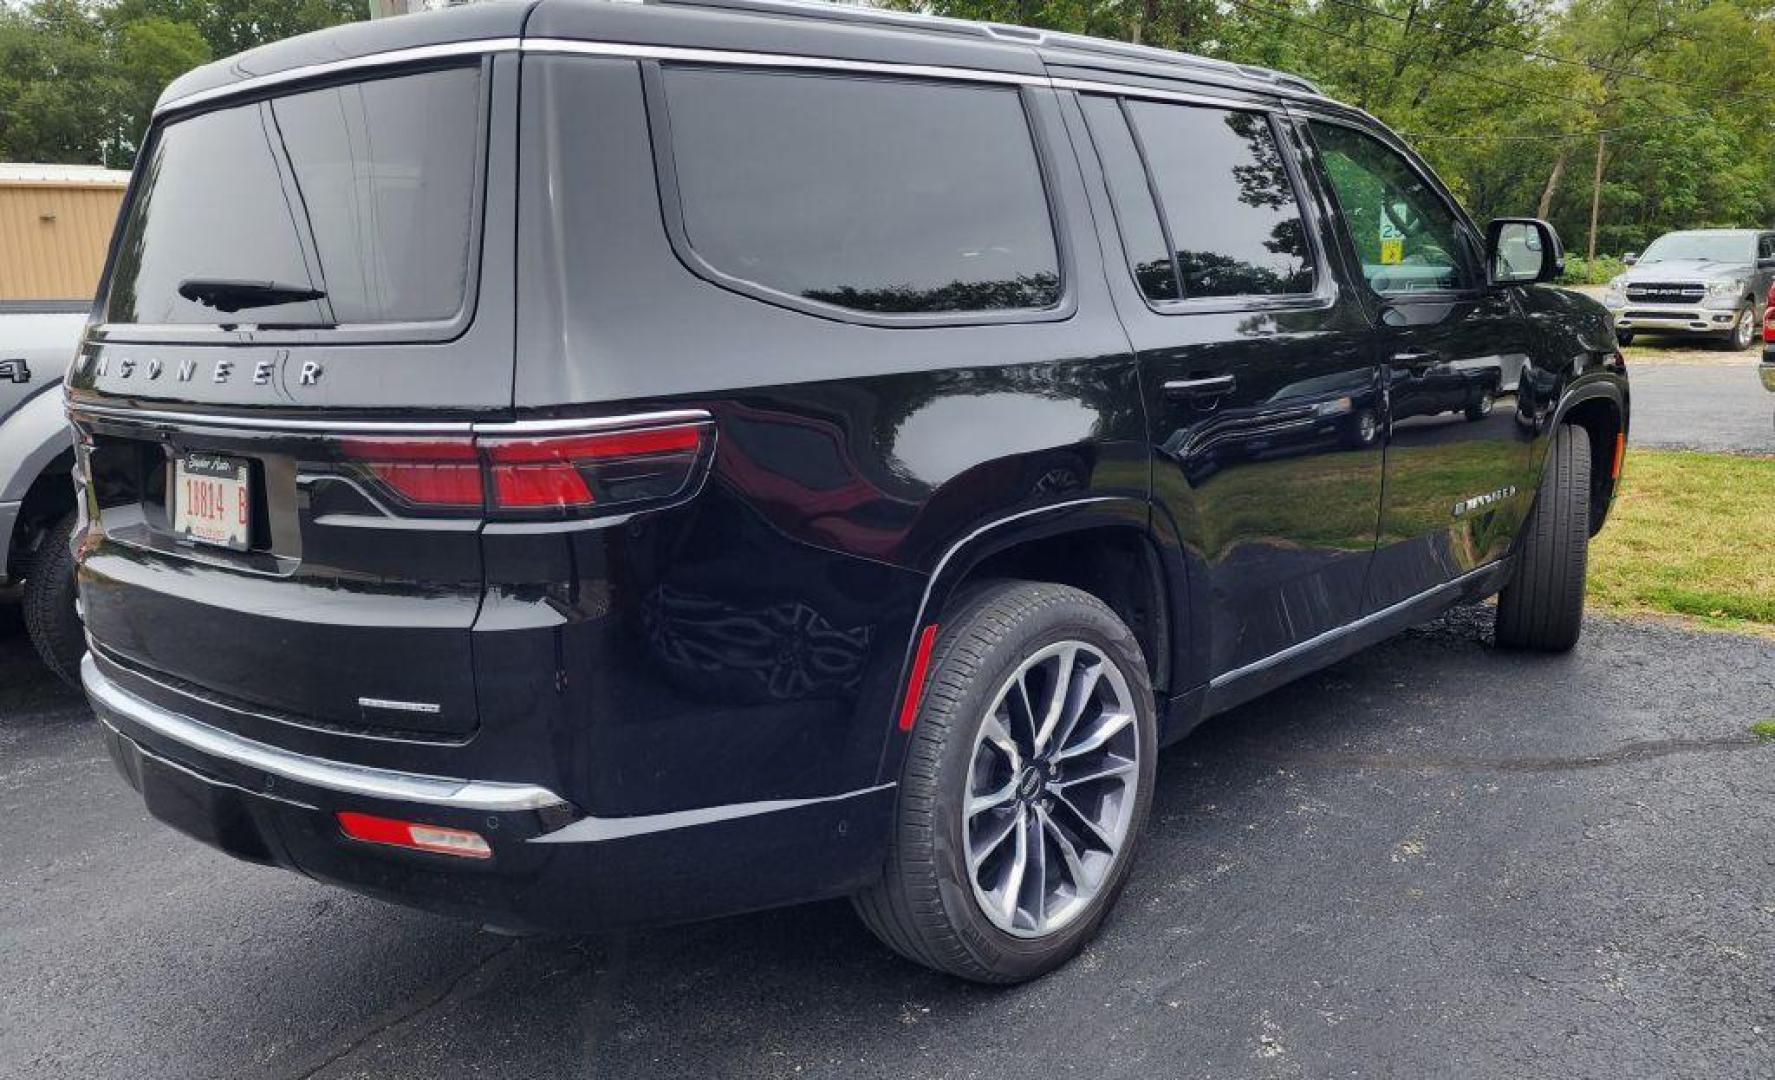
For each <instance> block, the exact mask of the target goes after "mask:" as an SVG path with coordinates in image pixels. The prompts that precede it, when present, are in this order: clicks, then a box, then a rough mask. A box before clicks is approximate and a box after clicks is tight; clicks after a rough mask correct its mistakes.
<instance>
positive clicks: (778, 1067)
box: [0, 608, 1775, 1080]
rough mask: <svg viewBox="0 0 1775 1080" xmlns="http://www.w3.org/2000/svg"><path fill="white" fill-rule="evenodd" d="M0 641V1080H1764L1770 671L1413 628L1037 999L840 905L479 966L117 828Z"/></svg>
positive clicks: (1768, 1064) (1200, 801) (339, 905)
mask: <svg viewBox="0 0 1775 1080" xmlns="http://www.w3.org/2000/svg"><path fill="white" fill-rule="evenodd" d="M14 621H15V620H14V619H13V617H12V616H11V615H10V614H9V613H6V612H4V611H0V718H4V719H3V721H0V777H3V778H4V779H3V782H0V792H3V795H0V799H3V803H0V852H3V853H4V855H3V858H0V956H4V957H5V960H4V962H3V963H0V1076H6V1077H31V1078H49V1077H83V1078H91V1077H141V1076H152V1077H226V1078H243V1077H278V1078H296V1077H327V1078H340V1077H427V1078H436V1077H454V1076H527V1077H536V1076H566V1075H573V1076H588V1077H622V1078H631V1077H650V1076H673V1077H679V1076H696V1077H728V1076H735V1077H778V1076H781V1077H789V1076H830V1077H845V1078H854V1077H907V1076H922V1077H1000V1076H1003V1077H1030V1076H1066V1075H1084V1076H1090V1077H1093V1078H1094V1080H1098V1078H1106V1077H1152V1076H1165V1077H1195V1076H1202V1077H1324V1076H1333V1075H1337V1076H1408V1077H1423V1076H1438V1077H1449V1076H1503V1077H1512V1078H1529V1077H1558V1078H1561V1080H1568V1078H1570V1077H1574V1076H1577V1077H1593V1076H1594V1077H1602V1076H1610V1077H1613V1076H1634V1077H1649V1076H1707V1077H1710V1078H1711V1077H1735V1076H1742V1077H1768V1076H1770V1075H1772V1074H1775V989H1772V987H1775V845H1771V843H1770V836H1771V835H1772V834H1775V744H1769V743H1758V742H1757V741H1756V740H1755V739H1754V738H1753V737H1752V736H1751V735H1750V733H1749V727H1750V725H1751V724H1752V723H1754V722H1756V721H1758V720H1761V719H1764V718H1766V717H1770V716H1772V715H1775V641H1769V640H1764V639H1754V638H1742V637H1734V636H1727V635H1721V634H1706V633H1694V632H1689V631H1685V630H1681V629H1676V628H1673V627H1670V626H1665V625H1661V624H1654V623H1629V622H1619V621H1614V620H1604V619H1594V620H1592V622H1591V623H1590V625H1589V627H1588V630H1587V634H1586V637H1585V640H1584V642H1583V644H1582V645H1581V646H1580V647H1579V649H1578V651H1577V652H1576V653H1574V654H1572V655H1571V656H1569V657H1564V658H1555V659H1547V658H1538V657H1525V656H1519V655H1509V654H1502V653H1498V652H1495V651H1494V650H1493V649H1492V648H1491V646H1490V644H1489V641H1488V630H1487V625H1488V623H1489V610H1488V609H1483V608H1481V609H1473V610H1470V611H1467V612H1460V613H1456V614H1455V615H1452V616H1450V617H1448V618H1445V619H1444V620H1442V621H1441V622H1439V623H1436V624H1434V625H1433V626H1431V627H1429V628H1426V629H1424V630H1420V631H1416V632H1413V633H1412V634H1410V635H1408V636H1406V637H1404V638H1401V639H1398V640H1395V641H1393V642H1391V643H1389V644H1386V645H1383V646H1381V647H1379V648H1376V649H1373V650H1370V651H1369V652H1367V653H1365V654H1363V655H1361V656H1358V657H1356V658H1354V659H1352V660H1349V661H1346V662H1344V663H1342V664H1339V665H1337V666H1336V667H1334V668H1331V669H1329V670H1328V671H1326V672H1324V673H1322V674H1320V675H1318V676H1316V677H1313V678H1310V679H1308V680H1306V681H1304V682H1301V683H1298V684H1296V685H1294V686H1292V687H1289V688H1286V689H1284V690H1282V691H1280V692H1278V693H1276V694H1273V695H1271V696H1270V697H1268V698H1265V699H1263V700H1260V701H1258V702H1256V703H1254V704H1253V705H1251V706H1248V707H1246V708H1244V709H1242V710H1240V711H1239V712H1238V713H1236V714H1233V715H1229V716H1227V717H1224V718H1222V719H1221V720H1218V721H1216V722H1214V723H1213V724H1211V725H1210V726H1208V727H1206V728H1205V729H1203V730H1202V731H1201V732H1200V733H1198V734H1197V735H1196V736H1195V737H1193V738H1192V739H1191V740H1189V741H1188V742H1186V743H1184V744H1182V745H1181V746H1179V747H1177V748H1176V749H1174V750H1173V751H1172V752H1171V753H1170V754H1169V755H1168V756H1167V757H1166V758H1165V759H1164V760H1163V761H1162V763H1161V765H1160V771H1159V785H1160V789H1159V792H1158V798H1157V802H1156V808H1155V816H1154V820H1153V823H1152V827H1151V829H1150V830H1149V832H1148V834H1147V836H1146V838H1145V845H1144V850H1143V853H1142V861H1141V864H1140V866H1139V868H1138V870H1137V872H1136V874H1135V877H1134V879H1133V882H1132V884H1131V886H1130V888H1129V891H1128V892H1127V893H1126V894H1125V896H1124V897H1123V900H1122V904H1121V907H1120V908H1119V910H1118V912H1117V914H1116V916H1115V917H1114V918H1113V919H1112V921H1111V922H1110V924H1109V926H1108V927H1107V930H1106V932H1105V934H1104V935H1103V937H1102V938H1101V940H1100V941H1099V942H1098V943H1097V944H1095V945H1094V946H1093V947H1092V948H1091V949H1090V950H1089V951H1088V952H1087V953H1086V954H1085V955H1084V956H1083V957H1082V958H1081V959H1079V960H1078V961H1077V962H1075V963H1074V964H1072V965H1071V966H1070V967H1068V968H1066V969H1064V970H1062V971H1061V972H1059V973H1057V974H1055V975H1054V976H1052V977H1050V978H1048V979H1046V980H1044V981H1042V982H1040V983H1037V984H1035V985H1031V986H1027V987H1021V988H1015V989H1010V990H988V989H982V988H978V987H972V986H966V985H962V984H959V983H955V982H951V981H948V980H946V979H943V978H941V977H938V976H935V975H932V974H929V973H927V972H924V971H922V970H920V969H918V968H914V967H912V966H909V965H907V964H904V963H901V962H900V961H898V960H896V959H894V958H893V957H891V956H890V955H888V954H887V953H886V952H884V951H883V950H882V949H880V948H879V947H877V946H876V945H875V944H874V942H873V941H872V940H871V939H870V938H869V936H868V935H867V934H866V933H865V932H864V931H863V930H862V928H861V927H860V926H859V925H858V924H857V923H856V922H855V920H854V919H853V918H852V917H851V915H850V912H849V910H848V908H846V907H845V906H844V905H842V904H825V905H818V906H813V907H807V908H801V909H794V910H785V911H778V912H771V913H765V914H761V915H754V916H748V917H743V918H736V919H729V920H726V921H723V922H718V923H711V924H706V925H700V926H692V927H685V928H680V929H669V930H658V931H650V932H647V933H638V934H628V935H622V936H613V937H608V938H583V939H530V940H522V941H517V940H510V939H504V938H499V937H494V936H491V935H488V934H484V933H481V932H479V931H476V930H474V929H472V928H469V927H466V926H461V925H457V924H453V923H450V922H445V921H440V920H438V919H435V918H431V917H428V916H423V915H418V914H414V913H410V912H406V911H402V910H399V909H396V908H393V907H388V906H385V905H382V904H380V903H377V902H375V901H371V900H366V899H360V898H358V897H355V896H351V895H348V894H345V893H342V892H338V891H334V890H330V889H327V888H323V887H321V886H318V885H314V884H312V883H309V882H307V881H305V880H302V879H299V878H296V877H294V876H291V875H288V874H285V873H282V872H279V871H275V870H268V869H263V868H259V867H255V866H250V865H246V864H241V863H235V862H233V861H231V860H229V859H227V858H225V857H223V856H221V855H219V854H216V853H214V852H211V851H209V850H207V849H205V848H203V847H201V846H199V845H198V844H196V843H194V842H191V841H188V840H185V839H184V838H183V837H181V836H178V835H176V834H173V833H172V832H170V831H168V830H166V829H164V828H162V827H160V826H158V825H156V824H155V823H153V822H151V821H149V820H148V819H146V817H145V815H144V814H143V811H142V809H141V806H140V804H139V803H138V801H137V799H136V796H135V795H134V793H133V792H131V791H130V790H129V789H128V788H127V787H126V786H125V785H124V784H123V782H122V781H121V780H119V779H118V778H116V777H114V776H113V775H112V771H111V766H110V764H109V762H108V761H107V760H106V759H105V757H104V754H103V751H102V748H101V745H100V741H99V738H98V735H97V733H96V732H95V731H94V729H93V726H92V722H91V721H90V720H89V719H88V718H87V714H86V711H85V709H84V707H83V706H82V705H81V703H80V701H79V699H78V698H77V697H75V696H74V695H72V694H71V693H67V692H65V691H62V690H60V689H59V688H57V687H55V686H53V685H51V684H50V683H49V682H48V681H47V676H43V675H41V674H40V672H39V669H37V668H36V667H35V666H34V665H33V664H31V663H30V662H29V660H28V656H27V652H28V650H27V647H26V646H25V643H24V641H23V638H22V637H21V636H20V635H18V634H17V633H16V632H11V633H8V630H11V629H13V623H14Z"/></svg>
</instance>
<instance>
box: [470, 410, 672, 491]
mask: <svg viewBox="0 0 1775 1080" xmlns="http://www.w3.org/2000/svg"><path fill="white" fill-rule="evenodd" d="M705 430H706V429H705V428H704V427H703V426H701V425H697V424H686V425H682V426H677V427H664V428H647V429H644V430H640V431H607V432H598V433H594V434H581V435H562V436H556V437H552V438H537V439H484V440H482V442H481V447H482V449H483V450H484V451H485V452H486V455H487V463H488V466H489V468H491V469H492V473H493V506H494V507H495V508H498V509H504V510H557V509H576V508H585V507H590V506H593V505H598V504H606V503H623V502H633V501H637V500H643V499H655V498H663V497H665V496H669V495H673V494H676V493H677V492H678V491H679V490H680V489H682V488H683V486H684V484H685V483H686V482H687V481H688V480H689V479H690V476H691V472H692V470H693V469H694V467H695V465H696V459H697V454H698V452H699V451H700V450H701V448H702V441H703V437H704V432H705Z"/></svg>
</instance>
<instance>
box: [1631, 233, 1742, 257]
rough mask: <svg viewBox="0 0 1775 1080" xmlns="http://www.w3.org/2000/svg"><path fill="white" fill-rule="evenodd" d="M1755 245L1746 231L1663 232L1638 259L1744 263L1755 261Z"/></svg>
mask: <svg viewBox="0 0 1775 1080" xmlns="http://www.w3.org/2000/svg"><path fill="white" fill-rule="evenodd" d="M1756 246H1757V245H1756V237H1755V236H1752V235H1751V234H1750V233H1715V232H1688V233H1681V232H1677V233H1665V234H1664V235H1663V236H1660V237H1659V238H1658V239H1656V240H1654V241H1652V246H1651V247H1649V248H1646V251H1645V254H1643V255H1641V256H1640V257H1639V261H1640V262H1641V263H1655V262H1672V261H1674V260H1677V259H1701V260H1705V261H1707V262H1717V263H1748V262H1755V261H1756Z"/></svg>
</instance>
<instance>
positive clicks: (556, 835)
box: [81, 655, 893, 932]
mask: <svg viewBox="0 0 1775 1080" xmlns="http://www.w3.org/2000/svg"><path fill="white" fill-rule="evenodd" d="M81 679H82V682H83V683H84V684H85V687H86V691H87V696H88V698H89V699H90V700H91V702H92V706H93V710H94V712H96V713H97V714H98V717H99V719H100V721H101V723H102V726H103V729H104V735H105V741H106V745H107V748H108V750H109V751H110V753H111V757H112V759H113V761H114V762H115V763H116V765H117V767H118V770H119V771H120V772H121V773H122V774H123V775H124V777H125V778H126V779H127V780H128V781H129V782H130V784H131V786H133V787H134V788H135V789H136V790H137V791H138V792H140V793H141V795H142V797H143V799H144V801H145V802H146V804H147V808H148V810H149V812H150V813H152V814H153V815H154V816H155V817H157V818H159V819H160V820H162V821H163V822H165V823H167V824H169V825H172V826H173V827H174V828H177V829H178V830H180V831H181V832H184V833H186V834H187V835H189V836H192V837H195V838H196V839H198V840H201V841H203V842H204V843H206V844H209V845H211V846H213V847H216V848H219V849H221V850H222V851H225V852H227V853H229V854H231V855H234V856H236V857H238V858H242V859H246V860H249V861H252V862H259V863H266V864H271V865H276V866H282V867H285V868H288V869H291V870H295V871H298V872H300V873H303V874H306V875H308V876H310V877H313V878H315V879H317V880H320V881H324V882H327V883H329V884H334V885H339V886H343V887H345V888H349V889H352V890H354V891H357V892H362V893H366V894H368V895H372V896H377V897H380V898H382V899H386V900H391V901H394V902H396V903H400V904H404V905H407V906H410V907H417V908H422V909H425V910H430V911H435V912H438V913H440V914H445V915H451V916H455V917H458V918H465V919H469V920H471V921H474V922H477V923H482V924H486V925H491V926H497V927H501V928H505V929H513V930H531V931H565V932H589V931H597V930H606V929H612V928H617V927H624V926H635V925H644V924H655V923H665V922H678V921H685V920H690V919H699V918H708V917H714V916H719V915H726V914H733V913H736V912H740V911H746V910H752V909H756V908H764V907H772V906H777V905H781V904H786V903H794V902H798V901H802V900H813V899H820V898H823V897H828V896H836V895H842V894H844V893H848V892H851V891H854V890H855V889H857V888H859V887H860V886H862V885H863V884H866V883H867V882H868V881H869V880H871V879H872V878H873V877H874V876H875V874H876V873H878V872H879V867H880V865H881V858H882V854H883V850H884V848H883V844H884V841H885V837H886V831H887V828H888V824H889V821H890V818H891V813H892V807H893V787H892V785H883V786H881V787H877V788H870V789H866V790H864V791H859V792H849V793H846V794H843V795H839V796H833V797H828V798H814V799H797V800H782V801H778V802H772V803H753V804H745V805H739V806H719V807H710V808H706V809H701V810H691V811H683V812H679V813H672V814H658V815H649V816H644V817H628V818H594V817H587V816H585V815H583V814H581V813H580V812H579V811H578V810H576V809H575V808H574V807H573V806H571V805H570V804H569V803H567V802H566V801H564V800H562V799H561V798H560V797H559V796H557V795H555V794H554V793H553V792H551V791H549V790H548V789H546V788H543V787H539V786H533V785H526V784H507V783H488V782H483V781H475V780H468V779H453V778H446V777H437V776H424V775H417V774H410V773H404V772H398V771H394V770H388V769H377V768H369V767H365V766H359V765H353V764H350V763H345V762H337V761H327V760H323V759H320V758H315V757H311V756H308V755H304V754H298V753H294V752H292V751H289V750H286V749H283V748H280V747H275V746H271V745H268V744H266V743H262V742H258V741H255V740H251V739H247V738H244V737H242V736H239V735H236V734H234V733H231V732H228V731H224V730H222V729H220V728H217V727H214V726H211V725H208V724H204V723H201V722H199V721H197V720H194V719H191V718H190V717H187V716H183V715H180V714H178V713H176V712H173V711H171V710H168V709H166V708H164V707H163V706H160V705H156V704H154V703H152V702H149V701H146V700H144V699H142V698H140V697H137V696H136V695H134V694H131V693H130V692H129V691H128V690H126V689H124V688H123V687H121V686H119V685H118V684H117V683H116V682H115V681H113V680H112V679H110V678H109V677H108V676H107V675H106V674H105V673H104V671H102V670H101V669H100V667H99V665H98V664H97V663H96V662H95V661H94V660H93V658H92V657H91V656H90V655H88V656H87V657H86V659H85V660H84V661H82V664H81ZM342 810H352V811H358V812H362V813H369V814H374V815H378V816H382V817H390V818H396V819H399V820H404V821H418V822H424V823H427V824H432V825H440V826H445V827H449V828H456V829H467V830H471V831H473V832H476V833H478V834H480V835H481V836H482V837H483V838H485V839H486V840H487V842H488V844H489V846H490V847H491V848H492V850H493V855H492V857H491V858H488V859H465V858H460V857H456V856H452V855H443V854H432V853H428V852H420V851H412V850H408V849H404V848H395V847H388V846H385V845H379V844H372V843H366V842H363V841H359V840H353V839H351V838H349V837H347V836H345V835H344V833H343V832H341V830H340V828H339V825H338V821H337V817H336V815H337V813H338V812H339V811H342Z"/></svg>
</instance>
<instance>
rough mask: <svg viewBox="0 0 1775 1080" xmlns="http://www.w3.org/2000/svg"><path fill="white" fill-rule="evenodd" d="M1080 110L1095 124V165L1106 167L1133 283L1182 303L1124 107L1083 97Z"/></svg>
mask: <svg viewBox="0 0 1775 1080" xmlns="http://www.w3.org/2000/svg"><path fill="white" fill-rule="evenodd" d="M1079 106H1080V108H1082V109H1084V111H1085V119H1086V121H1087V122H1088V123H1089V124H1090V125H1091V141H1092V143H1093V144H1094V145H1095V146H1096V147H1097V160H1098V161H1099V162H1100V163H1102V165H1103V178H1104V181H1105V183H1106V184H1107V185H1108V187H1109V198H1110V201H1111V202H1112V203H1114V205H1115V214H1116V227H1117V228H1118V229H1120V230H1121V234H1122V246H1123V247H1125V248H1126V249H1127V251H1128V260H1129V262H1130V263H1131V264H1132V265H1131V267H1130V269H1132V270H1133V271H1134V280H1135V281H1137V282H1139V283H1140V291H1141V292H1142V293H1144V294H1146V298H1147V299H1148V300H1176V299H1178V298H1179V295H1180V294H1179V293H1178V291H1177V266H1176V264H1175V263H1173V262H1172V261H1171V251H1170V248H1169V247H1168V246H1167V245H1166V243H1165V230H1164V227H1163V226H1162V225H1160V224H1159V212H1158V209H1157V208H1156V207H1155V206H1154V205H1153V194H1152V187H1151V186H1150V185H1149V184H1148V183H1147V179H1146V166H1145V165H1144V164H1143V163H1142V162H1141V160H1140V148H1139V147H1137V146H1135V145H1134V136H1133V134H1132V133H1130V132H1129V130H1128V121H1127V119H1126V118H1125V117H1124V116H1123V115H1122V106H1121V104H1120V103H1119V102H1117V101H1116V99H1114V98H1106V97H1082V98H1080V99H1079Z"/></svg>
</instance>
